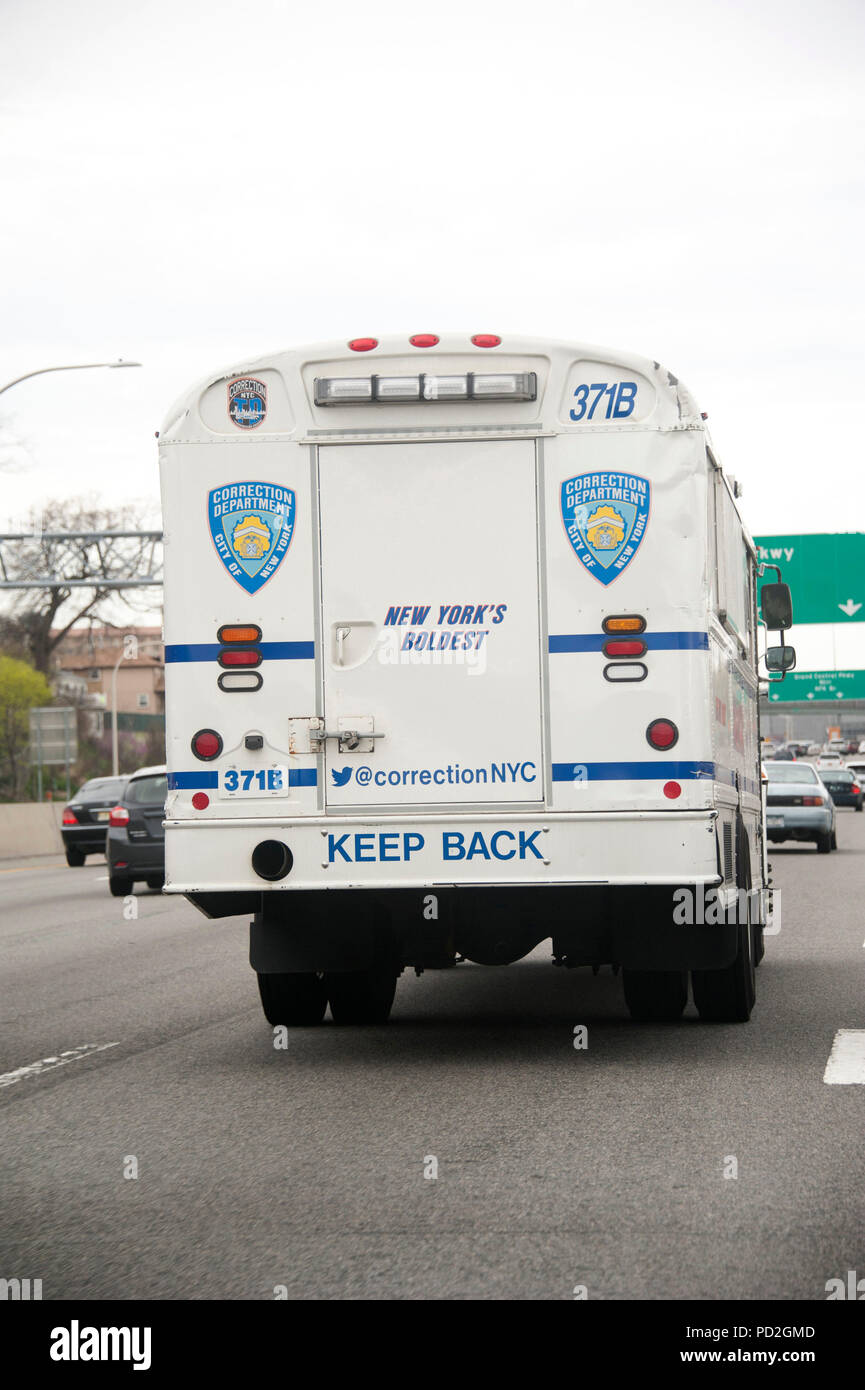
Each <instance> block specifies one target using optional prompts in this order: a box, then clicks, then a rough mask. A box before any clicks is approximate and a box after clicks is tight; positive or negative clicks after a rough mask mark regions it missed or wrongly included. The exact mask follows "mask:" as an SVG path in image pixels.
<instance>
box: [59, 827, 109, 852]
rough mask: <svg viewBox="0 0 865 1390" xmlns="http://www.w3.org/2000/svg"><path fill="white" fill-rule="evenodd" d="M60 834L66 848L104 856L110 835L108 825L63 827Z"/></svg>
mask: <svg viewBox="0 0 865 1390" xmlns="http://www.w3.org/2000/svg"><path fill="white" fill-rule="evenodd" d="M60 834H61V835H62V837H63V845H64V848H68V849H80V850H83V851H84V852H85V853H86V854H103V853H104V852H105V840H106V836H107V835H108V826H107V824H106V825H62V826H61V827H60Z"/></svg>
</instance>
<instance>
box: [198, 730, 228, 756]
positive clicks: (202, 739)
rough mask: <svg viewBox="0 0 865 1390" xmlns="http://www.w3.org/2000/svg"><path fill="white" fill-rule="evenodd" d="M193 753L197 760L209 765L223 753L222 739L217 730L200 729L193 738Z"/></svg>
mask: <svg viewBox="0 0 865 1390" xmlns="http://www.w3.org/2000/svg"><path fill="white" fill-rule="evenodd" d="M192 751H193V753H194V754H195V756H196V758H201V760H202V762H206V763H208V762H210V761H211V760H212V759H213V758H218V757H219V755H220V753H221V752H222V739H221V738H220V737H219V734H218V733H217V732H216V730H215V729H199V731H198V733H197V734H193V736H192Z"/></svg>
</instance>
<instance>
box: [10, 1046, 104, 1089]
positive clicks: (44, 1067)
mask: <svg viewBox="0 0 865 1390" xmlns="http://www.w3.org/2000/svg"><path fill="white" fill-rule="evenodd" d="M119 1046H120V1043H119V1042H110V1043H82V1044H81V1046H80V1047H70V1048H69V1049H68V1050H67V1051H66V1052H61V1053H60V1054H59V1055H58V1056H57V1057H43V1058H41V1060H40V1061H38V1062H31V1063H30V1065H29V1066H26V1067H16V1068H15V1070H14V1071H7V1072H4V1073H3V1075H2V1076H0V1086H14V1085H15V1083H16V1081H23V1080H24V1078H25V1077H27V1076H41V1075H42V1073H43V1072H46V1071H54V1070H55V1068H57V1067H65V1066H67V1065H68V1063H69V1062H78V1061H80V1060H81V1058H82V1057H90V1056H91V1055H92V1054H93V1053H94V1052H107V1051H108V1048H109V1047H119Z"/></svg>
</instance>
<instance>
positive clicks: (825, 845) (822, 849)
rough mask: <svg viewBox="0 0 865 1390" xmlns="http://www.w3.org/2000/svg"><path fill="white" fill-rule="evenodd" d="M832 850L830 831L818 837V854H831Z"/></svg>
mask: <svg viewBox="0 0 865 1390" xmlns="http://www.w3.org/2000/svg"><path fill="white" fill-rule="evenodd" d="M831 849H832V836H831V834H830V833H829V831H828V830H825V831H824V832H823V834H822V835H818V836H817V853H818V854H829V852H830V851H831Z"/></svg>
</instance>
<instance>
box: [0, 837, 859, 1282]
mask: <svg viewBox="0 0 865 1390" xmlns="http://www.w3.org/2000/svg"><path fill="white" fill-rule="evenodd" d="M838 821H839V831H838V839H839V844H840V850H839V852H838V853H836V854H832V855H824V856H818V855H817V854H816V852H815V850H814V848H813V847H812V846H810V845H809V846H803V847H801V848H794V847H792V846H791V847H789V848H785V847H777V848H775V849H774V850H773V854H772V860H773V863H774V865H775V879H776V884H777V886H778V887H779V888H780V890H781V894H782V926H781V931H780V933H779V935H778V936H776V937H774V938H772V939H770V940H769V942H768V949H767V955H766V959H765V961H764V963H763V965H762V966H761V968H760V970H759V972H758V1002H757V1008H756V1010H755V1013H754V1016H753V1018H752V1021H751V1022H750V1023H749V1024H745V1025H714V1026H710V1025H704V1024H701V1023H699V1022H698V1020H697V1018H696V1015H695V1014H694V1010H693V1007H692V1006H691V1005H689V1008H688V1014H687V1016H686V1018H685V1019H684V1020H683V1021H682V1022H681V1023H680V1024H676V1025H665V1026H645V1025H635V1024H632V1023H631V1022H630V1021H629V1020H628V1018H627V1015H626V1011H625V1007H624V1002H623V1000H622V995H621V985H620V981H619V980H618V979H616V978H614V977H613V976H612V974H611V972H610V971H609V970H605V971H604V972H603V973H602V974H601V975H600V976H599V977H598V978H597V979H595V978H593V977H592V974H591V971H588V970H585V971H584V970H579V971H565V970H558V969H554V968H553V967H552V966H551V965H550V963H549V949H548V946H547V945H545V946H542V947H541V948H539V950H538V951H536V952H535V954H534V955H533V956H532V957H531V958H530V959H529V960H528V961H525V962H522V963H521V964H519V965H515V966H510V967H506V968H500V969H489V968H484V967H481V966H474V965H469V964H465V965H460V966H458V967H457V968H456V969H455V970H451V971H447V972H439V973H432V972H430V973H427V974H425V975H424V976H423V977H422V978H421V979H419V980H418V979H416V978H415V977H414V975H413V974H410V975H408V976H404V977H403V978H402V980H401V981H400V985H399V988H398V992H397V1001H396V1004H395V1007H394V1012H393V1017H392V1021H391V1023H390V1024H388V1025H387V1026H386V1027H380V1028H360V1029H354V1028H338V1027H336V1026H335V1025H334V1024H332V1023H331V1022H330V1021H329V1020H328V1021H327V1022H326V1023H325V1024H324V1025H323V1026H322V1027H321V1028H317V1029H309V1030H297V1031H296V1032H294V1033H293V1034H292V1035H291V1038H290V1044H289V1047H288V1049H287V1050H275V1049H274V1047H273V1039H272V1032H271V1029H270V1028H269V1027H268V1025H267V1024H266V1023H265V1021H264V1018H263V1016H262V1014H261V1012H260V1006H259V1003H258V995H257V990H256V985H255V977H254V976H253V974H252V972H251V971H250V969H249V967H248V964H247V961H246V949H247V925H246V919H240V918H235V919H232V920H230V921H227V922H221V923H220V922H212V923H209V922H207V920H206V919H205V918H204V917H202V916H200V915H199V914H198V913H197V912H196V911H195V910H194V909H193V908H192V907H190V906H189V905H188V904H186V903H185V902H183V901H182V900H181V901H176V900H174V899H171V898H167V897H163V896H160V895H158V894H153V893H149V892H147V891H143V890H142V889H139V890H138V891H137V907H138V917H137V919H135V920H125V919H124V916H123V903H122V901H120V900H115V899H112V898H111V897H109V894H108V885H107V882H106V880H105V872H106V871H105V866H104V864H102V863H101V862H100V863H97V862H95V861H88V865H87V867H85V868H83V869H76V870H73V869H68V868H67V867H66V865H65V863H61V862H60V861H55V860H50V861H40V862H38V863H36V862H34V863H32V864H31V865H30V866H24V865H21V864H9V863H8V862H7V863H6V864H5V865H4V866H3V867H2V869H0V921H2V926H0V937H2V977H3V985H2V1010H0V1012H2V1029H0V1072H2V1073H4V1074H7V1075H5V1076H4V1077H3V1078H0V1080H3V1081H5V1082H6V1084H3V1085H0V1108H2V1111H3V1116H2V1127H0V1134H2V1137H0V1165H2V1185H0V1255H2V1259H0V1264H2V1268H0V1274H2V1275H3V1276H4V1277H7V1278H11V1277H16V1276H17V1277H19V1278H31V1279H35V1278H41V1279H42V1281H43V1298H45V1299H56V1298H72V1299H78V1298H83V1299H90V1298H102V1297H114V1298H128V1299H135V1298H165V1299H207V1298H218V1297H227V1298H233V1299H269V1298H273V1297H274V1290H275V1289H276V1288H277V1287H279V1286H283V1287H284V1289H285V1291H286V1292H287V1295H288V1297H289V1298H325V1299H332V1298H408V1299H428V1298H451V1299H465V1298H479V1299H501V1298H519V1299H569V1298H572V1297H573V1291H574V1288H575V1286H577V1285H584V1286H585V1288H586V1291H587V1295H588V1297H589V1298H590V1299H624V1298H646V1299H679V1298H700V1299H710V1298H729V1299H752V1298H769V1299H794V1298H801V1299H824V1298H825V1296H826V1295H825V1284H826V1281H827V1280H828V1279H830V1278H834V1277H845V1276H846V1272H847V1271H848V1270H850V1269H854V1270H858V1272H859V1275H860V1276H863V1275H865V1221H863V1217H865V1182H863V1176H865V1174H863V1168H865V1161H863V1153H865V1144H863V1137H862V1136H863V1119H865V1086H863V1085H827V1084H825V1083H824V1080H823V1073H824V1068H825V1066H826V1062H827V1058H828V1056H829V1052H830V1050H831V1048H832V1043H833V1038H834V1036H835V1033H836V1031H837V1030H838V1029H841V1028H851V1029H856V1028H865V950H863V941H865V921H863V911H862V905H863V902H865V815H855V814H854V813H853V812H852V811H846V810H843V811H840V812H839V813H838ZM579 1024H585V1025H586V1026H587V1028H588V1044H589V1045H588V1048H587V1049H586V1050H581V1051H578V1050H575V1048H574V1046H573V1038H574V1028H575V1026H577V1025H579ZM108 1044H111V1046H106V1045H108ZM86 1045H89V1047H90V1049H91V1050H89V1051H87V1052H82V1051H79V1050H78V1049H83V1048H84V1047H85V1046H86ZM96 1047H102V1048H103V1050H100V1051H96V1050H94V1049H95V1048H96ZM64 1053H65V1054H67V1056H65V1057H64V1056H63V1055H62V1054H64ZM48 1058H58V1059H59V1061H55V1062H49V1061H46V1060H45V1059H48ZM35 1063H41V1065H40V1066H33V1064H35ZM20 1068H30V1069H29V1070H26V1071H24V1072H19V1071H18V1069H20ZM8 1073H18V1075H17V1079H13V1080H12V1081H9V1080H8ZM731 1156H732V1157H734V1158H735V1160H736V1163H737V1167H738V1176H737V1177H735V1178H729V1177H725V1176H724V1172H725V1168H726V1170H727V1171H731V1170H732V1165H731V1163H730V1162H729V1158H730V1157H731ZM133 1157H134V1158H135V1159H136V1160H137V1168H138V1176H137V1178H126V1177H124V1167H126V1169H127V1171H130V1170H131V1167H132V1165H131V1164H130V1163H129V1159H130V1158H133ZM429 1157H435V1158H436V1159H437V1163H438V1177H437V1178H435V1179H431V1178H425V1177H424V1171H425V1166H426V1168H427V1170H431V1169H432V1164H430V1163H429V1162H427V1163H426V1164H425V1160H426V1159H428V1158H429Z"/></svg>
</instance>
